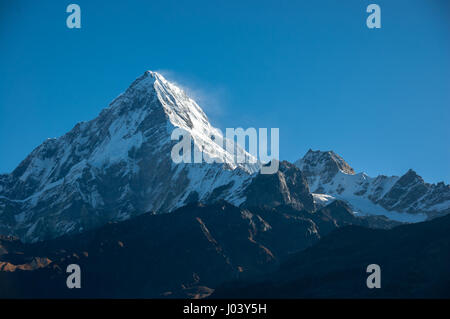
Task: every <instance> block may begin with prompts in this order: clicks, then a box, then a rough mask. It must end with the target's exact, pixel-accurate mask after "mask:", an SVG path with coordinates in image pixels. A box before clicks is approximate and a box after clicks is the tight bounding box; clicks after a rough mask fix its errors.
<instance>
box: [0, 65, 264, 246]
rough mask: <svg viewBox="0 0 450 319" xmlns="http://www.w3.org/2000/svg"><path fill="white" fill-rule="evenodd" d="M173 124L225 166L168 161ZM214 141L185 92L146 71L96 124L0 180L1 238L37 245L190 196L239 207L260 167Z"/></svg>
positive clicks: (49, 144) (167, 207) (52, 143)
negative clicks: (11, 236)
mask: <svg viewBox="0 0 450 319" xmlns="http://www.w3.org/2000/svg"><path fill="white" fill-rule="evenodd" d="M177 127H179V128H182V129H184V130H185V131H187V132H189V133H190V134H191V136H192V139H193V145H194V146H193V147H195V148H198V149H201V148H202V147H203V149H204V152H205V153H206V154H207V155H206V156H209V157H210V158H217V157H219V158H224V159H225V160H226V161H225V164H219V163H215V164H207V163H205V162H203V163H200V164H185V163H180V164H175V163H174V162H173V161H172V159H171V157H170V154H171V149H172V147H173V145H174V144H175V143H176V142H177V141H173V140H171V134H172V132H173V130H174V129H175V128H177ZM212 135H214V136H215V138H216V139H215V140H214V141H213V140H212V139H211V138H210V137H211V136H212ZM221 138H222V137H221V136H220V133H218V132H217V130H216V129H215V128H213V127H212V126H211V124H210V123H209V121H208V118H207V117H206V115H205V114H204V113H203V111H202V110H201V108H200V107H199V106H198V105H197V103H196V102H195V101H194V100H192V99H191V98H190V97H188V96H187V95H186V93H185V92H184V91H183V90H181V89H180V88H178V87H177V86H175V85H174V84H172V83H170V82H169V81H167V80H166V79H165V78H164V77H163V76H161V75H160V74H158V73H156V72H151V71H147V72H145V73H144V74H143V75H142V76H141V77H139V78H138V79H136V80H135V81H134V82H133V83H132V84H131V86H130V87H129V88H128V89H127V90H126V91H125V92H124V93H123V94H121V95H120V96H119V97H117V98H116V99H115V100H114V101H113V102H112V103H111V104H110V106H109V107H108V108H106V109H104V110H103V111H102V112H101V113H100V115H99V116H98V117H97V118H95V119H93V120H91V121H89V122H82V123H78V124H77V125H76V126H75V127H74V128H73V129H72V130H71V131H70V132H68V133H67V134H65V135H64V136H61V137H59V138H56V139H48V140H46V141H45V142H44V143H43V144H41V145H40V146H38V147H37V148H36V149H35V150H34V151H33V152H32V153H31V154H30V155H29V156H28V157H27V158H26V159H25V160H24V161H22V163H20V165H19V166H18V167H17V168H16V169H15V170H14V171H13V172H12V173H11V174H8V175H1V176H0V233H4V234H14V235H18V236H19V237H21V238H22V239H24V240H26V241H37V240H43V239H46V238H52V237H56V236H59V235H62V234H65V233H69V232H79V231H82V230H84V229H88V228H92V227H95V226H98V225H101V224H104V223H106V222H109V221H111V220H123V219H127V218H129V217H131V216H133V215H136V214H141V213H144V212H147V211H151V210H154V211H156V210H157V211H158V212H168V211H171V210H173V209H174V208H177V207H179V206H182V205H183V204H185V203H186V202H188V201H193V200H203V201H208V200H216V199H225V200H227V201H229V202H231V203H233V204H236V205H239V204H240V203H242V202H243V201H244V200H245V196H244V194H243V189H244V188H245V186H246V185H247V184H248V183H249V181H250V179H251V176H252V174H253V173H255V172H256V171H257V170H258V167H259V166H258V164H251V165H250V164H236V163H235V161H234V158H233V156H232V155H231V154H229V153H228V152H227V151H226V150H225V149H224V147H222V146H221V145H222V141H221ZM227 143H232V142H231V141H227ZM237 149H238V152H242V153H245V156H248V157H250V156H251V155H250V154H248V153H246V152H245V151H244V150H242V149H241V148H239V147H237Z"/></svg>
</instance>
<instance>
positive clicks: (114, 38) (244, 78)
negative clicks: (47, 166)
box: [0, 0, 450, 183]
mask: <svg viewBox="0 0 450 319" xmlns="http://www.w3.org/2000/svg"><path fill="white" fill-rule="evenodd" d="M70 3H77V4H79V5H80V7H81V19H82V28H81V29H79V30H75V29H68V28H67V27H66V24H65V21H66V17H67V16H68V14H67V13H66V12H65V8H66V6H67V5H68V4H70ZM370 3H377V4H379V5H380V7H381V20H382V28H381V29H377V30H370V29H368V28H367V27H366V25H365V20H366V18H367V15H368V14H367V13H366V12H365V11H366V10H365V9H366V7H367V5H368V4H370ZM449 39H450V2H449V1H445V0H441V1H439V0H420V1H419V0H404V1H402V0H396V1H378V0H377V1H363V0H352V1H350V0H348V1H337V0H334V1H331V0H329V1H328V0H326V1H274V0H272V1H261V0H259V1H249V0H247V1H231V0H228V1H214V0H209V1H194V0H190V1H181V0H177V1H173V0H164V1H156V0H152V1H131V0H128V1H93V0H89V1H85V0H83V1H81V0H73V1H72V2H69V1H1V2H0V75H1V76H0V150H1V156H0V172H2V173H6V172H10V171H12V170H13V169H14V168H15V167H16V166H17V165H18V164H19V162H20V161H21V160H22V159H24V158H25V157H26V155H27V154H28V153H29V152H30V151H32V150H33V148H34V147H36V146H38V145H39V144H40V143H41V142H42V141H44V140H45V139H46V138H48V137H58V136H60V135H62V134H64V133H65V132H67V131H68V130H70V129H71V128H72V127H73V126H74V125H75V124H76V123H77V122H80V121H86V120H90V119H92V118H94V117H95V116H96V115H97V114H98V113H99V112H100V110H101V109H102V108H104V107H106V106H107V105H108V103H109V102H110V101H111V100H112V99H114V98H115V97H116V96H117V95H118V94H120V93H121V92H122V91H124V90H125V89H126V88H127V86H128V85H129V84H130V83H131V82H132V81H133V80H134V79H135V78H136V77H138V76H139V75H141V74H142V73H143V72H144V71H145V70H147V69H150V70H157V71H158V70H159V71H162V73H163V74H165V75H166V76H167V78H168V79H171V80H174V81H176V82H178V83H180V84H182V85H183V86H184V87H187V88H188V90H189V91H190V92H192V93H193V94H194V95H195V96H196V97H197V98H198V99H199V100H200V101H199V104H200V105H201V106H202V107H203V108H204V109H205V111H206V113H207V114H208V116H209V117H210V119H211V122H212V124H213V125H215V126H217V127H220V128H222V129H224V128H225V127H239V126H241V127H244V128H246V127H279V128H280V140H281V141H280V156H281V158H282V159H287V160H290V161H294V160H296V159H298V158H299V157H301V156H303V154H304V153H305V152H306V151H307V150H308V149H309V148H312V149H321V150H330V149H332V150H334V151H336V152H337V153H338V154H340V155H341V156H343V157H344V158H345V159H346V160H347V161H348V162H349V164H350V165H352V166H353V167H354V168H355V169H356V170H357V171H365V172H366V173H368V174H369V175H377V174H380V173H383V174H386V175H401V174H403V173H405V172H406V171H407V170H408V169H409V168H413V169H414V170H416V171H417V172H418V173H419V174H420V175H422V176H423V177H424V178H425V180H427V181H430V182H438V181H442V180H444V181H445V182H446V183H449V182H450V169H449V163H450V148H449V146H450V145H449V141H450V129H449V123H450V110H449V102H450V44H449Z"/></svg>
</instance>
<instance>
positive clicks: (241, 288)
mask: <svg viewBox="0 0 450 319" xmlns="http://www.w3.org/2000/svg"><path fill="white" fill-rule="evenodd" d="M369 264H378V265H380V266H381V288H380V289H368V288H367V286H366V279H367V276H368V274H367V273H366V267H367V265H369ZM260 278H261V277H260ZM212 297H216V298H220V297H233V298H372V297H375V298H384V297H387V298H432V297H434V298H450V215H447V216H444V217H440V218H436V219H435V220H432V221H428V222H423V223H418V224H409V225H402V226H398V227H396V228H394V229H391V230H376V229H366V228H362V227H358V226H349V227H343V228H340V229H338V230H335V231H334V232H332V233H331V234H330V235H328V236H326V237H325V238H323V239H322V240H320V241H319V243H318V244H316V245H314V246H313V247H311V248H308V249H306V250H304V251H302V252H300V253H298V254H295V255H294V256H292V258H290V259H289V260H288V261H286V262H285V263H283V264H282V265H281V267H280V269H279V270H277V271H276V272H275V273H273V274H270V275H266V276H265V277H264V278H262V279H259V280H254V281H251V282H249V281H245V280H244V281H238V282H233V283H229V284H226V285H224V286H222V287H220V288H218V289H217V290H216V292H215V293H214V294H213V296H212Z"/></svg>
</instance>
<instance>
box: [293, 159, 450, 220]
mask: <svg viewBox="0 0 450 319" xmlns="http://www.w3.org/2000/svg"><path fill="white" fill-rule="evenodd" d="M295 165H296V166H297V167H299V168H300V169H301V170H302V171H303V173H304V175H305V176H306V178H307V180H308V184H309V188H310V190H311V191H312V192H313V197H314V200H315V202H316V204H318V205H321V204H322V205H324V204H326V203H329V202H330V201H331V200H333V199H334V198H337V199H342V200H345V201H347V202H348V203H349V204H350V205H351V206H352V207H353V209H354V210H355V212H358V213H361V214H374V215H385V216H387V217H389V218H391V219H394V220H399V221H409V222H417V221H422V220H425V219H426V218H427V217H435V216H440V215H444V214H447V213H450V186H449V185H445V184H444V183H438V184H428V183H425V182H424V180H423V179H422V178H421V177H420V176H419V175H417V174H416V173H415V172H414V171H413V170H409V171H408V172H407V173H406V174H405V175H403V176H401V177H398V176H384V175H379V176H377V177H370V176H368V175H367V174H365V173H358V174H355V172H354V170H353V168H351V167H350V165H348V164H347V163H346V162H345V161H344V159H343V158H342V157H340V156H339V155H337V154H336V153H334V152H332V151H328V152H322V151H312V150H309V151H308V152H307V153H306V154H305V156H304V157H303V158H301V159H299V160H298V161H297V162H296V163H295Z"/></svg>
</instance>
